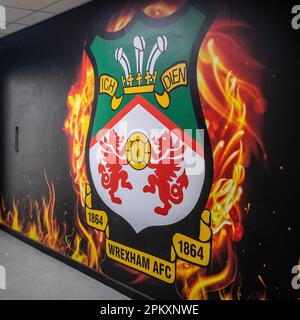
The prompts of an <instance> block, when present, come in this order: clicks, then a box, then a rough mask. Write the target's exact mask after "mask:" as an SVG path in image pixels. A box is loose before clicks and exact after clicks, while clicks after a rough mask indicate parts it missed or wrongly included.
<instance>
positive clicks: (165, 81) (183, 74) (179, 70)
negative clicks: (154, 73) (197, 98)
mask: <svg viewBox="0 0 300 320" xmlns="http://www.w3.org/2000/svg"><path fill="white" fill-rule="evenodd" d="M161 82H162V85H163V87H164V91H163V93H162V94H159V93H158V92H155V98H156V100H157V102H158V103H159V104H160V106H161V107H162V108H168V107H169V106H170V103H171V98H170V92H171V91H173V90H174V89H176V88H179V87H185V86H187V84H188V79H187V64H186V63H185V62H180V63H177V64H176V65H174V66H173V67H171V68H169V69H167V70H166V71H165V72H164V73H163V74H162V76H161Z"/></svg>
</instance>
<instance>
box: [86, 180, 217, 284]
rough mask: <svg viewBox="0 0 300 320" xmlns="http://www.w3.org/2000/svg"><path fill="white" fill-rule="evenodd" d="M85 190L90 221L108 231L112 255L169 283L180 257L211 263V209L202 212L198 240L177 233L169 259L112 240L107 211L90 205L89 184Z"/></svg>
mask: <svg viewBox="0 0 300 320" xmlns="http://www.w3.org/2000/svg"><path fill="white" fill-rule="evenodd" d="M86 191H87V193H86V206H87V207H86V219H87V220H86V221H87V224H88V225H89V226H90V227H92V228H95V229H97V230H100V231H105V234H106V245H105V250H106V254H107V256H108V257H109V258H110V259H112V260H115V261H117V262H119V263H121V264H123V265H126V266H128V267H130V268H132V269H135V270H138V271H140V272H143V273H145V274H147V275H149V276H152V277H154V278H157V279H159V280H161V281H164V282H166V283H169V284H171V283H174V281H175V280H176V260H177V259H178V258H179V259H182V260H185V261H187V262H189V263H192V264H195V265H198V266H200V267H207V266H208V265H209V263H210V259H211V247H212V231H211V228H210V225H211V213H210V211H209V210H204V211H203V212H202V214H201V217H200V233H199V240H195V239H192V238H190V237H187V236H185V235H183V234H180V233H176V234H175V235H174V236H173V244H172V246H171V257H170V261H167V260H164V259H161V258H158V257H156V256H153V255H150V254H148V253H146V252H143V251H140V250H137V249H134V248H131V247H128V246H126V245H124V244H121V243H118V242H115V241H113V240H111V239H110V237H109V225H108V217H107V214H106V213H105V212H104V211H99V210H93V209H91V206H92V201H91V189H90V187H89V186H87V188H86Z"/></svg>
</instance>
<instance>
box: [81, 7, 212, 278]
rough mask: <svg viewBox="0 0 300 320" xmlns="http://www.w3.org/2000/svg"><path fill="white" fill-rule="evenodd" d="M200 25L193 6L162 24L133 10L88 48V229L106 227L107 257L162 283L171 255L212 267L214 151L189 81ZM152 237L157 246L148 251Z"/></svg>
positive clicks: (169, 273)
mask: <svg viewBox="0 0 300 320" xmlns="http://www.w3.org/2000/svg"><path fill="white" fill-rule="evenodd" d="M208 26H209V17H208V16H207V14H204V13H203V12H201V11H199V10H198V9H196V8H194V7H183V8H182V9H181V10H179V11H178V12H177V13H176V14H174V15H171V16H169V17H167V18H165V19H160V20H155V19H153V18H150V17H148V16H146V15H144V14H142V13H138V14H137V16H136V17H135V18H134V19H133V20H132V22H131V23H130V24H129V25H127V26H126V28H125V29H122V30H120V31H119V32H115V33H108V32H103V33H102V34H99V35H98V36H96V38H95V39H94V41H93V42H92V43H91V44H90V45H89V46H88V48H87V50H88V53H89V57H90V59H91V61H93V67H94V72H95V74H96V75H97V76H96V83H95V88H96V90H95V92H96V94H95V101H94V107H93V113H92V117H91V122H90V127H89V141H88V144H87V150H86V158H87V159H88V160H87V167H88V168H89V175H90V185H88V186H87V199H86V217H87V223H88V224H89V225H90V226H93V227H94V228H96V229H99V230H103V231H106V237H107V240H106V254H107V256H108V257H109V258H110V259H113V260H116V261H118V262H120V263H122V264H125V265H126V266H128V267H131V268H133V269H136V270H139V271H142V272H144V273H146V274H148V275H150V276H153V277H155V278H159V279H160V280H162V281H165V282H168V283H173V282H174V281H175V270H176V268H175V262H176V258H177V257H180V258H182V259H184V260H187V261H189V262H192V263H195V264H197V265H201V266H207V265H208V264H209V261H210V251H211V243H210V242H211V230H210V212H209V211H208V210H205V203H206V201H207V196H208V194H209V190H210V186H211V180H212V163H211V162H212V155H211V148H210V143H209V139H208V134H207V128H206V125H205V121H204V117H203V114H202V110H201V105H200V101H199V97H198V93H197V83H196V81H197V78H196V61H197V53H198V51H199V47H200V44H201V40H202V38H203V37H204V35H205V32H206V30H207V27H208ZM195 225H198V227H195ZM121 229H122V232H120V230H121ZM195 230H196V231H195ZM195 232H196V233H195ZM151 235H152V236H158V237H160V239H161V241H160V242H157V243H156V245H152V246H149V245H148V242H149V241H148V240H147V239H149V238H151ZM162 248H164V249H163V250H162Z"/></svg>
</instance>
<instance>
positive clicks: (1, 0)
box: [0, 0, 91, 38]
mask: <svg viewBox="0 0 300 320" xmlns="http://www.w3.org/2000/svg"><path fill="white" fill-rule="evenodd" d="M90 1H91V0H0V5H2V6H4V7H5V9H6V29H5V30H2V29H0V38H3V37H5V36H7V35H9V34H12V33H14V32H17V31H19V30H22V29H24V28H27V27H29V26H32V25H34V24H36V23H39V22H41V21H43V20H46V19H49V18H51V17H54V16H55V15H57V14H59V13H62V12H64V11H67V10H70V9H72V8H75V7H78V6H80V5H82V4H84V3H87V2H90Z"/></svg>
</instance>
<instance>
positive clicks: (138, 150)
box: [126, 132, 151, 170]
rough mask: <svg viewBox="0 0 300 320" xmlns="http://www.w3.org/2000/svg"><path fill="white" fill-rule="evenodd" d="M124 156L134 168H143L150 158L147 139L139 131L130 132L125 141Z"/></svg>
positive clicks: (149, 147)
mask: <svg viewBox="0 0 300 320" xmlns="http://www.w3.org/2000/svg"><path fill="white" fill-rule="evenodd" d="M126 158H127V161H128V163H129V164H130V166H131V167H132V168H133V169H135V170H143V169H145V168H146V167H147V166H148V164H149V161H150V159H151V145H150V142H149V139H148V138H147V137H146V136H145V135H144V134H143V133H141V132H134V133H132V134H131V135H130V136H129V138H128V140H127V143H126Z"/></svg>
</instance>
